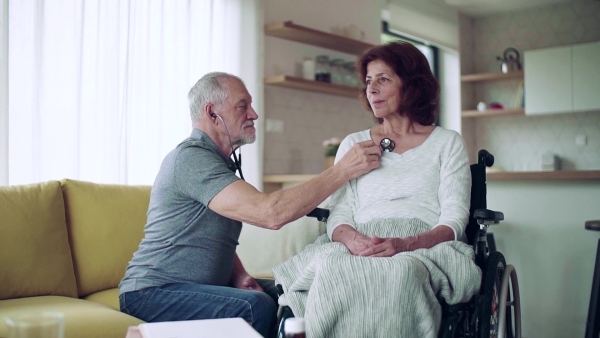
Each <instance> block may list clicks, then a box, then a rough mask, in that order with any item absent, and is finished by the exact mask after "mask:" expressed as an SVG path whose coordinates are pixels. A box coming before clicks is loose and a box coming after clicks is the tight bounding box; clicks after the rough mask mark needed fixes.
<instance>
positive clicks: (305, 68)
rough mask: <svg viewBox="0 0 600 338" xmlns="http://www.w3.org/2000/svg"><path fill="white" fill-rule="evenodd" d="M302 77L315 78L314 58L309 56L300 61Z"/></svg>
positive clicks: (306, 78) (312, 79)
mask: <svg viewBox="0 0 600 338" xmlns="http://www.w3.org/2000/svg"><path fill="white" fill-rule="evenodd" d="M302 77H303V78H304V79H305V80H311V81H314V80H315V60H314V59H310V58H304V61H302Z"/></svg>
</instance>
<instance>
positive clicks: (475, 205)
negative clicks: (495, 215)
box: [465, 149, 494, 244]
mask: <svg viewBox="0 0 600 338" xmlns="http://www.w3.org/2000/svg"><path fill="white" fill-rule="evenodd" d="M493 164H494V156H493V155H492V154H490V153H489V152H488V151H487V150H485V149H481V150H480V151H479V152H478V153H477V163H474V164H471V204H470V206H469V224H468V225H467V229H466V231H465V233H466V234H467V240H468V242H469V244H473V243H474V242H475V236H476V235H477V230H479V224H478V223H477V220H475V218H473V213H474V212H475V210H477V209H487V187H486V176H485V168H486V167H491V166H492V165H493Z"/></svg>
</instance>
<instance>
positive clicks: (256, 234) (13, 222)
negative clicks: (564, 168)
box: [0, 179, 325, 338]
mask: <svg viewBox="0 0 600 338" xmlns="http://www.w3.org/2000/svg"><path fill="white" fill-rule="evenodd" d="M150 190H151V187H150V186H127V185H110V184H95V183H90V182H82V181H75V180H68V179H66V180H62V181H60V182H59V181H50V182H44V183H38V184H31V185H22V186H7V187H0V337H6V336H7V327H6V324H5V320H4V319H5V317H8V316H12V315H16V314H19V313H22V312H29V311H43V310H50V311H59V312H63V313H64V314H65V337H66V338H87V337H90V338H92V337H98V338H111V337H118V338H124V337H125V335H126V333H127V328H128V327H129V326H133V325H137V324H139V323H141V322H142V321H140V320H138V319H136V318H134V317H131V316H129V315H126V314H124V313H122V312H120V311H119V299H118V289H117V287H118V285H119V282H120V281H121V278H123V275H124V273H125V268H126V266H127V263H128V262H129V260H130V259H131V257H132V255H133V253H134V252H135V250H136V249H137V247H138V245H139V243H140V241H141V239H142V236H143V228H144V225H145V223H146V212H147V209H148V203H149V200H150ZM322 206H325V204H323V205H322ZM324 232H325V228H324V224H320V223H319V222H317V221H316V220H315V219H313V218H308V217H302V218H300V219H299V220H296V221H294V222H292V223H290V224H288V225H286V226H285V227H283V228H282V229H281V230H278V231H272V230H266V229H262V228H258V227H254V226H244V227H243V230H242V234H241V236H240V240H239V242H240V244H239V246H238V249H237V252H238V255H239V257H240V259H241V260H242V262H243V263H244V266H245V268H246V270H247V271H248V273H250V274H251V275H252V276H254V277H256V278H272V277H273V274H272V271H271V269H272V267H273V266H275V265H278V264H280V263H281V262H283V261H285V260H286V259H288V258H290V257H292V256H293V255H295V254H297V253H298V252H300V251H301V250H302V249H303V248H304V247H305V246H306V245H307V244H310V243H312V242H314V240H315V239H316V238H317V236H319V235H321V234H323V233H324Z"/></svg>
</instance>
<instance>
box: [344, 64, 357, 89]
mask: <svg viewBox="0 0 600 338" xmlns="http://www.w3.org/2000/svg"><path fill="white" fill-rule="evenodd" d="M344 68H345V69H346V72H345V79H344V83H345V84H346V85H347V86H350V87H360V81H359V80H358V72H357V71H356V66H355V65H354V62H352V61H350V62H346V63H345V64H344Z"/></svg>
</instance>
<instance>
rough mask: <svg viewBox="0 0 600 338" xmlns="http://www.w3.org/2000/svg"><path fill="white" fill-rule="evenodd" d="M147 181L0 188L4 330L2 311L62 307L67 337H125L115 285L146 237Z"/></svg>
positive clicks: (3, 331) (0, 333) (1, 333)
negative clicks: (118, 183)
mask: <svg viewBox="0 0 600 338" xmlns="http://www.w3.org/2000/svg"><path fill="white" fill-rule="evenodd" d="M149 200H150V187H149V186H125V185H108V184H94V183H89V182H81V181H74V180H63V181H60V182H59V181H50V182H44V183H39V184H31V185H22V186H8V187H0V337H6V336H7V327H6V324H5V317H8V316H12V315H16V314H19V313H22V312H28V311H41V310H49V311H60V312H63V313H64V314H65V337H66V338H85V337H98V338H100V337H101V338H110V337H119V338H124V337H125V335H126V333H127V328H128V327H129V326H132V325H137V324H139V323H141V322H142V321H140V320H138V319H136V318H134V317H131V316H129V315H127V314H124V313H122V312H120V311H119V300H118V289H117V287H118V284H119V282H120V281H121V278H122V277H123V274H124V272H125V268H126V266H127V263H128V262H129V260H130V259H131V256H132V254H133V252H134V251H135V250H136V249H137V247H138V245H139V242H140V240H141V238H142V236H143V228H144V224H145V223H146V211H147V209H148V202H149Z"/></svg>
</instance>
